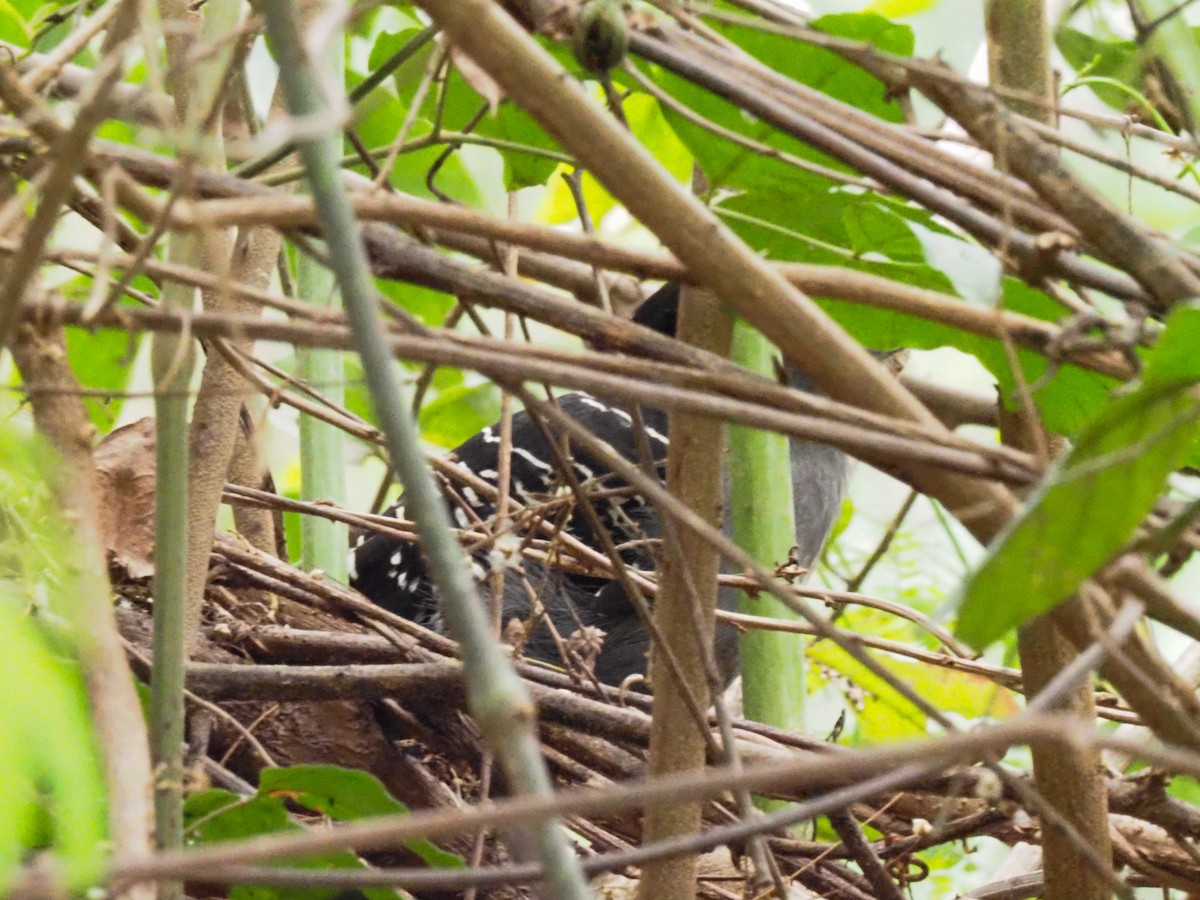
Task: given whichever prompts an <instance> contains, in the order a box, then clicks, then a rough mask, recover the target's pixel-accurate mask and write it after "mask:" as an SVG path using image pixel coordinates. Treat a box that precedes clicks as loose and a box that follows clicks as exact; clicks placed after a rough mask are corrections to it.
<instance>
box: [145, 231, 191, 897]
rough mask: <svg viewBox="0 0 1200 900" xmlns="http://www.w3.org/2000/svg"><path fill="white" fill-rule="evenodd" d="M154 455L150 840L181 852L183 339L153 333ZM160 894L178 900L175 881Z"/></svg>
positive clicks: (168, 296)
mask: <svg viewBox="0 0 1200 900" xmlns="http://www.w3.org/2000/svg"><path fill="white" fill-rule="evenodd" d="M188 243H189V241H188V239H187V238H183V237H177V238H174V239H172V241H171V242H170V246H169V249H168V255H169V257H170V258H171V261H172V262H180V261H182V260H188V259H190V258H191V253H192V248H189V247H188V246H187V245H188ZM192 297H193V289H192V288H191V287H189V286H186V285H183V284H181V283H178V282H168V284H167V285H166V287H165V288H164V289H163V306H164V307H166V308H168V309H172V308H173V309H190V308H191V303H192ZM151 364H152V367H153V371H154V388H155V392H154V396H155V400H154V413H155V429H156V445H155V453H156V456H157V463H156V465H157V468H156V482H155V499H154V503H155V519H154V531H155V534H154V548H155V549H154V623H153V636H152V638H151V665H152V672H153V677H152V679H151V685H150V742H151V751H152V758H153V761H154V766H155V773H154V775H155V777H154V837H155V842H156V844H157V846H158V848H159V849H160V850H170V849H178V848H180V847H182V846H183V740H184V717H185V707H184V693H183V689H184V676H185V674H186V669H187V629H186V624H185V623H186V621H187V615H186V610H187V556H188V553H187V533H188V520H187V508H188V497H187V494H188V469H189V466H188V385H189V383H190V382H191V375H192V368H193V365H194V359H193V349H192V346H191V342H190V340H188V339H187V338H186V337H184V338H181V337H180V336H178V335H171V334H165V333H164V334H156V335H155V336H154V342H153V344H152V346H151ZM159 891H160V893H159V896H160V897H162V898H173V897H179V896H182V886H181V885H180V884H178V883H175V884H163V885H161V886H160V888H159Z"/></svg>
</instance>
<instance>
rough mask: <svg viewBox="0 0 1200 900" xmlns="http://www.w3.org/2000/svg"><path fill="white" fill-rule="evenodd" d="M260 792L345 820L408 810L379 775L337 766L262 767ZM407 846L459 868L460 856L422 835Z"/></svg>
mask: <svg viewBox="0 0 1200 900" xmlns="http://www.w3.org/2000/svg"><path fill="white" fill-rule="evenodd" d="M258 791H259V794H260V795H268V796H272V797H280V798H282V799H286V800H289V801H291V802H292V803H295V804H296V805H297V806H303V807H305V808H306V809H311V810H314V811H316V812H320V813H324V814H325V815H327V816H329V817H330V818H331V819H336V820H337V821H339V822H347V821H351V820H353V819H364V818H367V817H368V816H386V815H396V814H397V813H407V812H408V811H409V810H408V807H407V806H405V805H404V804H403V803H401V802H400V801H399V800H397V799H396V798H395V797H393V796H392V795H391V794H389V793H388V791H387V788H385V787H384V786H383V783H382V782H380V780H379V779H378V778H376V777H375V776H374V775H371V774H370V773H369V772H362V771H359V770H358V769H344V768H342V767H340V766H320V765H300V766H288V767H287V768H283V769H264V770H263V773H262V774H261V775H260V776H259V782H258ZM404 846H406V847H407V848H408V849H409V850H411V851H412V852H413V853H415V854H416V855H417V856H419V857H420V858H421V859H423V860H424V861H425V862H426V863H428V864H429V865H430V866H432V867H433V868H440V869H446V868H461V867H462V866H463V859H462V857H461V856H458V855H457V854H454V853H447V852H446V851H445V850H442V849H441V848H439V847H438V846H437V845H436V844H433V843H432V842H430V841H427V840H425V839H423V838H413V839H411V840H407V841H405V842H404Z"/></svg>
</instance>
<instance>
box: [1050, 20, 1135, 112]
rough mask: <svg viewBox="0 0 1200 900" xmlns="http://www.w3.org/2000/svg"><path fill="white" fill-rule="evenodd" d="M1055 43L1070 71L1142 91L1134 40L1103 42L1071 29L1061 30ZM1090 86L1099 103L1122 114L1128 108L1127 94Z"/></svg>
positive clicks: (1101, 85) (1128, 99) (1097, 85)
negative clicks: (1110, 80) (1069, 65)
mask: <svg viewBox="0 0 1200 900" xmlns="http://www.w3.org/2000/svg"><path fill="white" fill-rule="evenodd" d="M1054 43H1055V44H1056V45H1057V46H1058V49H1059V52H1061V53H1062V55H1063V56H1064V57H1065V58H1066V60H1067V62H1069V63H1070V64H1071V68H1073V69H1075V71H1076V72H1078V73H1080V74H1081V75H1092V76H1102V77H1104V78H1111V79H1113V80H1114V81H1119V82H1121V83H1122V84H1127V85H1129V86H1130V87H1131V88H1133V89H1134V90H1136V91H1138V92H1139V93H1141V92H1143V90H1144V88H1145V77H1144V75H1143V73H1142V66H1141V63H1140V62H1139V61H1138V47H1137V44H1135V43H1134V42H1133V41H1127V40H1107V41H1106V40H1102V39H1101V38H1097V37H1093V36H1092V35H1090V34H1085V33H1083V32H1082V31H1076V30H1075V29H1073V28H1060V29H1059V31H1058V33H1057V34H1056V35H1055V36H1054ZM1089 87H1090V88H1091V90H1092V92H1093V93H1094V94H1095V95H1096V96H1097V97H1098V98H1099V99H1100V102H1102V103H1104V104H1106V105H1107V106H1110V107H1112V108H1113V109H1117V110H1122V111H1124V110H1125V109H1126V107H1128V106H1129V102H1130V96H1129V94H1128V93H1127V92H1126V91H1122V90H1119V89H1117V88H1113V87H1108V86H1106V85H1103V84H1090V85H1089Z"/></svg>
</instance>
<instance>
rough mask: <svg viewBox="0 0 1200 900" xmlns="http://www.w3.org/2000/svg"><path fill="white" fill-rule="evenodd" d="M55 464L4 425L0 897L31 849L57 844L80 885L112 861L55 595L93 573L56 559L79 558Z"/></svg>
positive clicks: (0, 463) (68, 616)
mask: <svg viewBox="0 0 1200 900" xmlns="http://www.w3.org/2000/svg"><path fill="white" fill-rule="evenodd" d="M55 464H58V459H57V457H56V456H55V455H54V454H53V453H50V452H47V450H46V448H45V447H44V446H43V445H42V444H41V443H40V441H36V440H30V439H29V438H28V437H27V436H26V435H23V434H20V433H18V432H17V431H16V430H15V429H14V428H13V427H12V425H11V424H10V423H5V424H3V425H0V485H3V486H4V488H5V493H6V494H9V493H10V492H15V494H13V495H11V496H9V497H8V498H7V499H6V501H5V502H4V503H3V504H2V505H0V634H2V635H3V636H4V641H5V647H4V652H3V653H0V773H3V777H0V896H8V891H7V888H6V885H7V884H8V882H9V880H10V879H11V878H12V877H13V875H14V873H15V869H16V867H17V866H18V865H19V864H21V863H22V862H24V861H25V860H26V859H27V857H28V856H29V855H30V854H31V853H33V852H36V851H41V850H52V851H53V852H54V855H55V857H56V862H57V864H58V866H60V867H61V870H62V872H63V874H64V876H65V878H66V881H67V884H68V885H69V886H70V888H71V889H72V890H73V891H79V892H83V891H84V890H86V889H87V888H89V887H92V886H94V885H95V884H97V883H98V882H99V880H100V879H101V877H102V875H103V870H104V866H105V863H106V857H107V851H106V845H105V837H106V831H107V820H106V811H105V803H106V801H105V793H104V780H103V774H102V772H101V769H100V763H99V757H98V754H97V750H96V746H95V742H94V738H93V734H92V727H91V722H90V720H89V716H88V710H87V697H86V693H85V690H84V686H83V679H82V675H81V673H80V671H79V668H78V665H77V664H76V663H75V660H74V656H75V651H74V641H73V634H72V630H71V627H72V625H73V624H74V616H73V609H72V606H73V604H72V603H70V602H64V603H56V602H53V601H55V600H57V598H58V595H59V593H68V592H69V593H74V592H75V591H77V590H78V589H79V588H80V586H81V585H80V583H79V579H81V578H85V577H87V575H86V574H84V573H75V575H74V577H73V582H74V583H71V581H68V580H66V579H64V577H63V574H62V572H61V571H60V570H58V569H57V568H56V567H54V566H53V565H51V563H52V562H53V561H54V560H55V559H57V558H59V557H63V556H65V557H66V558H67V559H72V558H78V557H77V556H74V555H73V552H72V551H73V549H74V548H73V547H72V546H71V539H70V537H69V536H70V535H71V534H72V531H71V529H70V528H69V527H68V524H67V523H66V522H64V521H63V520H62V518H61V516H60V515H59V511H58V509H57V507H56V506H55V505H54V504H53V500H52V498H51V497H50V495H49V492H48V491H46V490H45V477H46V476H47V475H48V474H49V472H50V469H49V468H48V466H50V465H55ZM64 535H67V536H68V539H67V540H66V541H64ZM47 748H50V752H47Z"/></svg>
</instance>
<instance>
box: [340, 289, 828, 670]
mask: <svg viewBox="0 0 1200 900" xmlns="http://www.w3.org/2000/svg"><path fill="white" fill-rule="evenodd" d="M678 307H679V286H678V285H674V284H668V285H666V286H664V287H663V288H660V289H659V290H658V291H657V292H656V293H655V294H654V295H653V296H651V297H650V298H649V299H648V300H646V301H645V302H644V303H643V304H642V305H641V306H640V307H639V308H638V310H637V312H636V313H635V314H634V321H635V322H637V323H639V324H642V325H645V326H647V327H649V328H653V329H654V330H656V331H659V332H661V333H663V334H668V335H672V336H673V335H674V333H675V327H676V321H677V313H678ZM787 374H788V380H789V381H790V383H791V385H792V386H793V387H796V388H799V389H801V390H804V389H806V388H807V387H808V384H807V382H806V380H805V378H804V376H803V375H801V374H800V373H799V372H798V371H795V370H793V369H790V368H789V370H788V373H787ZM556 402H557V404H558V406H559V408H560V409H561V410H562V412H563V413H564V414H566V415H568V416H570V417H571V418H572V419H574V420H575V421H577V422H579V423H580V424H581V425H583V426H584V427H585V428H587V429H588V430H589V431H590V432H592V433H593V434H595V435H596V436H598V437H600V438H602V439H603V440H604V441H605V442H606V443H608V444H609V445H610V446H611V447H612V448H613V449H614V450H616V451H617V452H618V453H620V454H621V455H622V456H624V457H625V458H626V459H628V460H630V461H631V462H634V463H637V462H639V461H640V454H639V441H638V439H637V433H636V431H635V424H636V423H635V420H634V418H633V416H631V415H630V413H629V412H628V411H627V410H625V409H622V408H619V407H614V406H610V405H609V404H607V403H604V402H602V401H600V400H598V399H597V398H595V397H592V396H591V395H590V394H586V393H583V392H578V393H572V394H565V395H562V396H559V397H557V398H556ZM641 421H642V425H643V426H644V429H645V434H646V438H647V443H648V444H649V448H650V451H651V453H652V454H653V458H654V460H656V461H658V462H660V463H661V462H662V461H663V460H665V458H666V451H667V415H666V413H665V412H663V411H662V410H660V409H655V408H653V407H643V408H642V409H641ZM499 448H500V437H499V428H498V426H495V427H488V428H485V429H484V430H483V431H481V432H479V433H478V434H476V435H475V436H473V437H471V438H470V439H468V440H467V441H466V442H464V443H463V444H462V445H460V446H459V447H458V448H457V449H456V450H455V451H454V457H455V458H456V459H457V462H458V465H459V466H461V467H463V468H465V469H467V470H469V471H470V472H472V473H473V474H474V475H476V476H478V477H479V478H481V479H483V480H484V481H486V482H488V483H490V484H492V485H495V484H496V480H497V477H498V476H497V469H498V453H499ZM572 451H573V452H572V462H571V464H572V466H573V468H574V471H575V475H576V476H577V477H578V479H579V481H581V482H584V483H585V485H586V486H587V487H588V488H589V489H591V490H592V491H594V492H596V500H595V502H594V507H595V509H596V513H597V515H598V517H599V519H600V520H601V522H602V523H603V525H604V527H606V528H607V529H608V530H609V532H610V533H611V535H612V538H613V543H614V544H616V545H617V546H618V547H620V548H622V549H621V555H622V557H623V558H624V561H625V562H626V563H627V564H628V565H631V566H634V567H637V568H641V569H653V568H654V566H655V552H654V551H655V546H656V544H657V542H658V541H659V540H660V539H661V537H662V531H661V527H660V524H659V521H658V517H657V513H656V511H655V509H654V508H653V507H652V506H651V505H650V504H649V503H647V502H646V500H645V499H644V498H643V497H641V496H638V495H637V494H636V493H633V492H632V491H630V490H629V489H628V486H627V485H625V484H624V482H623V481H621V480H620V479H619V478H618V477H617V476H616V475H614V474H613V473H612V472H611V471H610V470H609V469H608V467H607V466H605V465H604V464H603V463H602V462H601V461H599V460H597V459H594V458H592V457H591V456H589V455H588V454H587V453H586V452H582V451H581V450H580V449H579V448H572ZM791 458H792V486H793V494H794V497H793V505H794V509H795V516H796V546H797V548H798V550H797V554H796V557H797V558H796V561H797V562H798V563H799V564H801V565H804V566H807V565H809V564H810V563H811V562H812V561H813V560H814V559H815V558H816V556H817V554H818V553H819V552H820V549H821V545H822V544H823V543H824V541H825V538H826V537H827V536H828V534H829V530H830V528H831V527H832V525H833V523H834V521H835V520H836V518H837V515H838V510H839V507H840V504H841V498H842V494H843V492H844V489H845V484H846V476H847V460H846V457H845V456H844V455H843V454H842V453H841V451H839V450H836V449H834V448H831V447H828V446H826V445H823V444H814V443H811V442H808V441H802V440H798V439H794V438H793V439H791ZM553 460H554V456H553V455H552V454H551V451H550V449H549V447H548V446H547V444H546V439H545V436H544V434H543V431H542V430H541V428H540V427H539V425H538V423H537V422H536V421H535V420H534V419H533V417H531V416H530V415H529V414H528V413H526V412H519V413H516V414H515V415H514V416H513V418H512V457H511V472H512V474H511V482H510V484H511V490H512V495H513V496H514V498H515V499H517V500H519V501H520V502H522V503H523V504H527V505H536V504H538V503H540V502H543V501H545V500H546V499H548V498H550V497H551V496H554V495H555V494H556V492H557V491H559V490H560V488H561V487H562V484H563V481H562V478H561V476H560V475H559V473H558V470H557V467H556V466H555V464H554V461H553ZM622 488H625V490H623V491H622V490H621V489H622ZM726 493H727V494H728V477H726ZM457 503H458V504H459V505H457V506H455V505H454V504H453V503H452V508H453V510H454V515H455V516H456V518H457V519H458V522H459V524H460V525H462V526H466V525H467V524H468V523H469V521H470V517H469V516H468V515H467V513H466V511H465V510H464V509H463V508H462V504H463V503H465V504H466V505H467V506H468V507H470V509H471V511H472V512H473V513H474V514H475V515H477V516H478V517H479V519H481V520H484V521H487V520H488V519H489V518H490V517H491V516H492V515H493V514H494V512H495V509H494V507H493V506H492V504H491V503H490V502H489V501H488V500H487V499H485V498H481V497H479V496H478V495H477V494H476V493H475V492H474V491H473V490H471V489H470V488H466V487H464V488H462V489H460V491H459V497H458V498H457ZM726 505H727V504H726ZM403 510H404V501H403V498H401V500H400V501H399V502H398V503H396V504H395V505H393V506H392V507H391V508H390V509H388V510H387V513H386V514H387V515H392V516H397V517H400V516H402V515H403ZM564 530H565V531H566V532H567V533H569V534H570V535H572V536H573V537H575V538H578V539H579V540H580V541H582V542H583V543H585V544H586V545H588V546H589V547H593V548H596V549H599V548H600V544H599V541H598V540H597V538H596V535H595V534H594V532H593V531H592V529H591V527H590V526H589V525H588V522H587V519H586V517H585V516H584V515H583V514H582V513H581V512H580V511H578V510H576V511H574V513H573V514H572V515H570V518H569V519H568V520H567V521H566V524H565V526H564ZM726 531H728V527H726ZM475 563H476V565H477V566H478V569H477V574H479V575H481V576H482V575H483V573H484V572H485V571H486V570H487V569H488V567H489V565H491V564H492V558H490V557H489V556H488V554H487V553H486V552H482V553H478V554H476V557H475ZM520 568H521V572H522V573H523V575H524V579H523V580H522V578H521V577H519V575H518V573H517V571H516V570H515V569H509V568H507V567H506V574H505V581H504V592H503V597H504V600H503V610H502V621H503V622H505V623H508V622H510V621H511V620H513V619H517V620H520V621H522V622H525V623H526V626H527V627H526V628H525V630H524V637H525V639H524V644H523V647H522V652H523V653H524V655H525V656H527V657H529V658H532V659H538V660H542V661H545V662H549V663H553V664H555V665H559V666H564V665H565V666H568V667H569V666H571V665H572V663H571V662H564V660H563V658H562V655H561V653H560V647H572V648H582V652H581V654H580V655H581V656H585V657H586V656H589V654H588V653H587V648H588V646H589V645H591V649H592V650H593V652H592V653H591V654H590V657H591V658H590V659H589V662H590V664H591V667H592V671H593V672H594V674H595V676H596V678H598V679H599V680H600V681H602V682H605V683H607V684H613V685H616V684H620V683H621V682H622V681H624V680H625V679H626V678H627V677H629V676H630V675H638V674H645V671H646V654H647V651H648V650H649V647H650V639H649V636H648V634H647V633H646V629H645V627H644V626H643V624H642V622H641V619H640V618H639V616H638V614H637V612H636V610H635V609H634V607H633V604H632V603H631V601H630V600H629V599H628V597H627V596H626V595H625V592H624V590H623V589H622V588H621V586H620V585H619V584H618V583H617V582H615V581H609V580H607V579H604V578H597V577H593V576H588V575H580V574H575V573H571V572H566V571H562V570H559V569H556V568H551V567H548V566H544V565H541V564H540V563H537V562H535V561H532V560H529V559H526V560H524V561H522V562H521V565H520ZM351 573H352V575H351V584H352V585H353V586H354V587H355V588H357V589H358V590H359V591H361V592H362V593H363V594H365V595H366V596H367V597H369V598H371V599H372V600H373V601H375V602H376V603H378V604H379V605H380V606H382V607H384V608H385V609H388V610H390V611H392V612H394V613H397V614H398V615H401V616H404V617H405V618H408V619H412V620H414V621H416V622H419V623H421V624H424V625H426V626H428V627H431V628H433V629H435V630H439V631H443V630H444V624H443V623H442V620H441V616H440V614H439V612H438V607H437V600H436V598H435V596H434V593H433V588H432V584H431V583H430V580H429V577H428V574H427V572H426V567H425V561H424V559H423V558H422V556H421V553H420V550H419V548H418V546H417V545H416V544H412V543H404V542H402V541H397V540H395V539H393V538H390V537H386V536H384V535H381V534H373V533H364V534H362V535H360V536H358V538H357V539H356V541H355V545H354V549H353V551H352V553H351ZM530 588H532V590H533V593H534V594H535V595H536V597H537V599H538V601H539V602H540V605H541V606H542V608H543V609H544V610H545V614H544V615H543V616H540V617H537V619H536V620H535V621H530V622H526V620H528V619H529V618H530V613H531V610H532V608H533V604H532V603H531V598H530ZM718 603H719V605H720V606H721V608H722V609H733V608H734V607H735V605H736V603H737V591H735V590H733V589H728V588H722V589H721V591H720V595H719V598H718ZM552 629H553V631H552ZM555 633H557V639H556V636H555ZM601 636H602V643H601V644H600V646H599V648H598V652H595V650H596V648H595V646H594V645H595V641H596V640H597V639H599V638H600V637H601ZM714 650H715V656H716V660H717V663H718V666H719V667H720V669H721V671H722V673H723V674H724V675H725V677H726V679H727V680H729V679H732V677H733V675H734V674H736V671H737V634H736V632H735V631H734V629H732V628H730V627H728V626H724V625H719V624H718V626H717V634H716V639H715V647H714ZM572 652H573V651H572V650H569V651H568V653H569V654H571V653H572Z"/></svg>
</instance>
